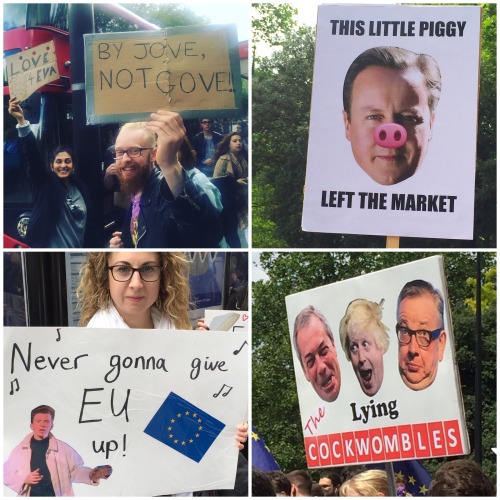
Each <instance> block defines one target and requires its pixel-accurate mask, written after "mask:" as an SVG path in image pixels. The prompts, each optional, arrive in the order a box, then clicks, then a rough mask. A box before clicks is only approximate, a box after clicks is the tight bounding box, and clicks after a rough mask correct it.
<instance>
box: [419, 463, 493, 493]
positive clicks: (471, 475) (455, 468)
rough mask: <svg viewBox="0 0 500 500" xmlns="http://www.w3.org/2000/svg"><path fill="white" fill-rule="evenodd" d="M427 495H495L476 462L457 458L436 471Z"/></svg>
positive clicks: (491, 484) (489, 480)
mask: <svg viewBox="0 0 500 500" xmlns="http://www.w3.org/2000/svg"><path fill="white" fill-rule="evenodd" d="M429 496H432V497H492V496H496V488H495V485H494V484H493V482H492V481H491V479H490V478H489V477H488V476H487V475H486V474H485V473H484V472H483V470H482V469H481V467H480V466H479V465H478V464H477V463H475V462H471V461H470V460H464V459H458V460H452V461H450V462H446V463H445V464H443V465H442V466H441V467H440V468H439V469H438V470H437V471H436V473H435V474H434V477H433V478H432V481H431V485H430V487H429Z"/></svg>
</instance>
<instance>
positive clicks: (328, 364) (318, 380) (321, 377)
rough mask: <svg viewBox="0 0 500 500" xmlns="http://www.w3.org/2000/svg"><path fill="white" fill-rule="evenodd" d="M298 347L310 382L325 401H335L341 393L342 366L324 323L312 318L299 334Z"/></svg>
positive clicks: (314, 317) (305, 373)
mask: <svg viewBox="0 0 500 500" xmlns="http://www.w3.org/2000/svg"><path fill="white" fill-rule="evenodd" d="M297 347H298V350H299V352H300V358H301V364H302V369H303V370H304V375H305V377H306V379H307V381H308V382H310V383H311V385H312V386H313V389H314V390H315V391H316V393H317V394H318V396H319V397H320V398H321V399H323V400H324V401H328V402H331V401H335V400H336V399H337V397H338V395H339V392H340V382H341V380H340V366H339V362H338V360H337V351H336V349H335V346H334V345H333V343H332V340H331V339H330V337H329V336H328V334H327V333H326V331H325V327H324V325H323V323H322V322H321V321H320V320H319V319H318V318H317V317H316V316H311V317H310V319H309V323H308V324H307V326H306V327H304V328H301V329H300V330H298V332H297Z"/></svg>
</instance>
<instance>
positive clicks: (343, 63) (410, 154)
mask: <svg viewBox="0 0 500 500" xmlns="http://www.w3.org/2000/svg"><path fill="white" fill-rule="evenodd" d="M480 21H481V9H480V7H462V6H459V7H456V6H453V7H441V6H411V7H409V6H358V5H356V6H354V5H352V6H344V5H335V6H333V5H322V6H320V7H319V10H318V26H317V35H316V55H315V65H314V84H313V92H312V103H311V121H310V129H309V146H308V157H307V174H306V186H305V195H304V210H303V218H302V228H303V230H304V231H313V232H324V233H349V234H371V235H391V236H416V237H431V238H452V239H472V237H473V219H474V182H475V163H476V137H477V113H478V85H479V55H480V31H481V23H480ZM380 47H382V48H384V49H383V50H385V49H386V48H387V47H391V48H394V47H395V48H398V49H404V50H406V51H411V53H414V54H419V55H421V54H425V55H426V56H430V57H431V58H432V60H434V61H435V63H437V66H438V68H439V71H440V74H441V92H440V93H439V92H438V94H440V95H439V101H438V103H437V105H435V107H434V109H431V108H432V106H429V90H428V88H429V86H430V84H426V83H425V81H424V76H423V74H422V71H421V69H418V68H417V67H415V66H414V64H415V62H414V61H412V57H413V56H410V55H408V54H409V53H408V52H405V53H404V55H401V54H400V55H399V56H397V57H396V56H394V57H395V58H396V59H397V58H399V57H400V58H403V59H405V60H406V61H410V62H409V69H407V70H400V69H388V68H387V67H385V68H383V67H380V63H379V62H377V63H373V49H374V48H380ZM367 50H370V53H369V54H370V56H369V58H368V61H370V63H369V64H374V65H370V66H367V67H365V69H362V70H361V71H360V73H358V74H357V76H356V77H355V78H354V83H353V86H352V94H351V93H349V92H347V95H350V96H351V98H350V103H351V104H350V111H351V113H350V119H347V116H344V113H343V109H344V104H343V87H344V80H345V78H346V74H347V73H348V69H349V68H350V67H351V64H353V62H354V61H358V62H359V59H358V57H359V56H360V55H361V54H363V53H364V52H365V51H367ZM383 57H386V56H385V55H383ZM391 57H393V56H391ZM423 59H426V60H427V63H426V64H428V61H430V59H429V58H428V57H419V58H418V62H417V63H416V64H418V65H420V66H421V65H422V64H423V63H422V61H423ZM375 64H376V65H375ZM391 64H392V63H391ZM398 67H399V66H398ZM388 75H390V78H389V77H388ZM401 75H403V76H401ZM403 77H404V78H403ZM395 78H396V80H395ZM430 80H432V78H429V81H430ZM360 96H363V97H362V98H361V97H360ZM347 102H349V100H347ZM347 107H349V105H347ZM432 115H433V117H432ZM431 117H432V118H431ZM389 123H395V124H397V125H401V126H402V127H403V128H404V130H405V131H406V132H407V140H406V142H405V143H404V144H403V145H400V144H401V143H400V142H397V141H396V142H394V141H391V142H392V145H390V147H389V143H386V142H384V141H380V140H379V144H376V143H375V135H374V134H375V128H376V126H379V125H382V124H384V125H386V126H387V124H389ZM385 132H387V133H388V134H389V136H390V134H391V133H392V129H391V130H385ZM378 137H383V136H380V135H379V136H378ZM398 137H399V136H398ZM348 139H349V140H348Z"/></svg>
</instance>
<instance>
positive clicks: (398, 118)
mask: <svg viewBox="0 0 500 500" xmlns="http://www.w3.org/2000/svg"><path fill="white" fill-rule="evenodd" d="M440 94H441V73H440V70H439V66H438V64H437V62H436V61H435V60H434V59H433V58H432V57H431V56H429V55H427V54H416V53H415V52H412V51H410V50H406V49H402V48H399V47H373V48H370V49H368V50H366V51H365V52H363V53H362V54H360V55H359V56H358V57H357V58H356V59H355V60H354V61H353V63H352V64H351V66H350V67H349V69H348V70H347V74H346V76H345V80H344V87H343V104H344V110H343V117H344V125H345V133H346V138H347V140H349V141H350V142H351V147H352V152H353V155H354V159H355V160H356V162H357V163H358V165H359V166H360V167H361V168H362V169H363V170H364V171H365V172H366V173H367V174H368V175H369V176H370V177H371V178H372V179H373V180H374V181H375V182H377V183H379V184H382V185H392V184H397V183H398V182H402V181H404V180H405V179H408V178H409V177H411V176H412V175H413V174H414V173H415V172H416V171H417V170H418V169H419V167H420V166H421V165H422V163H423V162H424V159H425V156H426V153H427V147H428V143H429V141H430V140H431V138H432V127H433V124H434V118H435V112H436V106H437V104H438V101H439V97H440ZM384 124H397V125H399V126H402V127H404V129H405V131H406V134H407V138H406V141H405V142H404V143H403V144H402V145H399V144H400V142H399V140H400V138H399V139H398V141H396V142H393V145H390V144H389V143H387V147H386V145H385V143H384V142H382V143H380V144H377V142H375V137H374V133H375V129H376V128H377V127H378V126H380V125H384ZM388 131H389V132H390V128H388ZM400 133H401V132H400Z"/></svg>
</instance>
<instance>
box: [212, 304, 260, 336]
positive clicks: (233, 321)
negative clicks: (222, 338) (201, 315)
mask: <svg viewBox="0 0 500 500" xmlns="http://www.w3.org/2000/svg"><path fill="white" fill-rule="evenodd" d="M205 322H206V323H207V324H208V326H209V327H210V329H211V330H221V331H224V332H226V331H229V332H248V328H249V323H250V316H249V314H248V311H224V310H220V309H219V310H217V309H207V310H206V311H205Z"/></svg>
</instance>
